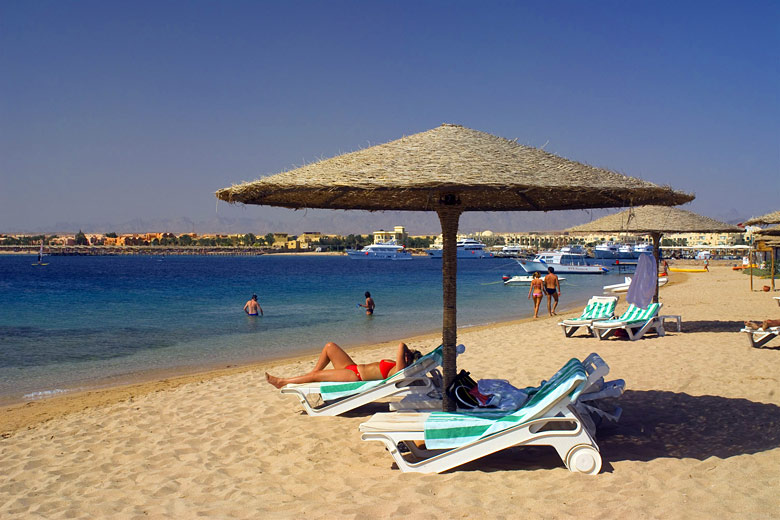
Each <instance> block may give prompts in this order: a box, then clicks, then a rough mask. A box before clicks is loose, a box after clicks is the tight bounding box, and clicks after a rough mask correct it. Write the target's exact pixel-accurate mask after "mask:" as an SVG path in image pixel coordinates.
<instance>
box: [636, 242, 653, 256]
mask: <svg viewBox="0 0 780 520" xmlns="http://www.w3.org/2000/svg"><path fill="white" fill-rule="evenodd" d="M641 254H647V255H652V254H653V244H651V243H649V242H642V243H641V244H635V245H634V258H639V255H641Z"/></svg>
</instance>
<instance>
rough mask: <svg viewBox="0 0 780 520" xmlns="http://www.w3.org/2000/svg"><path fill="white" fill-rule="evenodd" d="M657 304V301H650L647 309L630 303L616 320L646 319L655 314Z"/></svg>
mask: <svg viewBox="0 0 780 520" xmlns="http://www.w3.org/2000/svg"><path fill="white" fill-rule="evenodd" d="M658 306H659V305H658V304H657V303H651V304H650V305H648V306H647V309H641V308H639V307H637V306H636V305H634V304H633V303H632V304H631V305H629V306H628V309H627V310H626V312H624V313H623V314H622V315H621V316H620V317H619V318H618V319H617V321H647V320H649V319H650V318H652V317H653V316H655V315H656V313H657V312H658Z"/></svg>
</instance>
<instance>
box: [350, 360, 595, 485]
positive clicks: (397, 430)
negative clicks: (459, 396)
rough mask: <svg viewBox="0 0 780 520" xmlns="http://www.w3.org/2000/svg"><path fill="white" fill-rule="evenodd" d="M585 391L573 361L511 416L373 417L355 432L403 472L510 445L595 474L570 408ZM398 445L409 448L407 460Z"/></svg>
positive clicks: (584, 377)
mask: <svg viewBox="0 0 780 520" xmlns="http://www.w3.org/2000/svg"><path fill="white" fill-rule="evenodd" d="M599 359H600V358H599ZM587 387H588V374H587V371H586V368H585V367H584V366H583V364H582V363H580V361H579V360H577V359H572V360H570V361H569V362H568V363H566V365H564V367H563V368H561V370H559V371H558V372H557V373H556V374H555V375H554V376H553V377H552V378H550V380H549V381H546V382H545V383H543V384H542V385H541V386H540V387H539V388H538V389H537V391H536V392H535V393H534V394H533V395H532V396H531V398H530V399H529V400H528V402H527V403H526V404H525V405H524V406H523V407H522V408H520V409H519V410H517V411H515V412H512V413H509V414H503V415H497V414H487V413H479V414H473V413H446V412H431V413H406V412H398V413H378V414H375V415H374V416H373V417H371V419H369V421H367V422H365V423H363V424H361V425H360V431H361V432H363V434H362V439H363V440H366V441H379V442H382V443H384V445H385V447H386V448H387V450H388V451H389V452H390V454H391V455H392V457H393V459H394V460H395V462H396V464H397V465H398V468H399V469H400V470H401V471H403V472H419V473H440V472H442V471H446V470H449V469H452V468H454V467H457V466H460V465H462V464H465V463H467V462H471V461H473V460H476V459H479V458H481V457H484V456H486V455H489V454H492V453H496V452H498V451H501V450H504V449H507V448H510V447H513V446H533V445H545V446H553V447H554V448H555V450H556V451H557V452H558V455H560V457H561V459H562V460H563V462H564V464H565V465H566V467H567V468H568V469H569V470H570V471H572V472H577V473H586V474H591V475H595V474H597V473H598V472H599V471H600V470H601V454H600V453H599V449H598V446H597V445H596V441H595V440H594V438H593V436H592V435H591V433H589V432H588V428H586V427H585V425H584V424H583V421H582V420H581V418H580V416H579V412H578V411H577V410H576V409H575V407H574V406H573V404H574V402H575V401H576V400H577V398H578V396H579V395H580V394H581V393H582V392H583V390H584V389H586V388H587ZM420 441H422V442H424V443H425V447H424V448H421V447H419V446H418V444H417V442H420ZM399 443H403V444H404V445H405V446H406V447H407V448H408V449H409V452H410V453H409V454H408V455H407V456H404V455H403V454H402V453H401V452H400V451H399V448H398V446H399ZM407 457H408V458H407Z"/></svg>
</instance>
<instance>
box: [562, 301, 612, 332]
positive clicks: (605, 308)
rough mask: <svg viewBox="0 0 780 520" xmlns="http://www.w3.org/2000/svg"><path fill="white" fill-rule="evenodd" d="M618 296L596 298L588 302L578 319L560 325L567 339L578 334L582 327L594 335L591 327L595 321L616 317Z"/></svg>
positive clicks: (565, 321) (564, 321)
mask: <svg viewBox="0 0 780 520" xmlns="http://www.w3.org/2000/svg"><path fill="white" fill-rule="evenodd" d="M617 301H618V299H617V296H594V297H592V298H591V299H590V300H588V304H587V305H586V306H585V310H583V311H582V314H581V315H580V316H579V317H578V318H571V319H568V320H563V321H562V322H560V323H558V325H560V326H561V328H563V333H564V334H565V335H566V337H567V338H570V337H571V336H572V334H574V333H575V332H577V330H579V328H580V327H587V329H588V332H589V333H591V334H592V333H593V331H592V330H591V328H590V326H591V324H592V323H593V322H594V321H601V320H608V319H610V318H612V317H614V316H615V307H616V306H617Z"/></svg>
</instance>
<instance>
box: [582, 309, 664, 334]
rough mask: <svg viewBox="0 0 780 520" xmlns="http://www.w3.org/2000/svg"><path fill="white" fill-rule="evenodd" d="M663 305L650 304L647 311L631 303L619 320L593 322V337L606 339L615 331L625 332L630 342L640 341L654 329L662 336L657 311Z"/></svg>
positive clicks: (662, 323) (661, 321) (662, 326)
mask: <svg viewBox="0 0 780 520" xmlns="http://www.w3.org/2000/svg"><path fill="white" fill-rule="evenodd" d="M662 306H663V303H651V304H650V305H648V306H647V309H640V308H639V307H637V306H636V305H634V304H633V303H632V304H631V305H629V306H628V309H627V310H626V312H624V313H623V314H622V315H621V316H620V317H619V318H615V319H614V320H605V321H594V322H593V323H592V324H591V329H592V331H593V335H594V336H596V337H597V338H599V339H607V338H608V337H610V336H611V335H612V334H614V333H615V331H616V330H618V329H622V330H625V331H626V333H627V334H628V337H629V338H630V339H631V341H635V340H638V339H640V338H641V337H642V336H644V335H645V333H646V332H647V331H648V330H650V329H655V332H656V333H657V334H658V335H659V336H664V335H665V334H666V331H665V330H664V322H663V320H659V319H658V311H660V310H661V307H662Z"/></svg>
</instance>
